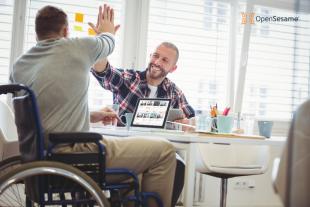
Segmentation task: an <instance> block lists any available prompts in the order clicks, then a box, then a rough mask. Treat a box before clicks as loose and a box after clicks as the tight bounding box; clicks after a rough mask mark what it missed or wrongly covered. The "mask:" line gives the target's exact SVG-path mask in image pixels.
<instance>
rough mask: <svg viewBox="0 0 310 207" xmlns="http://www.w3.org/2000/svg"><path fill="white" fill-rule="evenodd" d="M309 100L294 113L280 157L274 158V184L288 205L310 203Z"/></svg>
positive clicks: (305, 206)
mask: <svg viewBox="0 0 310 207" xmlns="http://www.w3.org/2000/svg"><path fill="white" fill-rule="evenodd" d="M309 124H310V100H307V101H305V102H304V103H303V104H301V105H300V107H299V108H298V109H297V111H296V112H295V114H294V117H293V120H292V122H291V126H290V130H289V134H288V138H287V141H286V145H285V148H284V150H283V153H282V156H281V160H280V161H275V162H274V166H273V167H274V168H273V170H274V171H275V172H274V173H273V174H276V177H273V179H274V180H273V181H274V187H275V190H276V192H277V193H278V194H279V195H280V197H281V199H282V201H283V203H284V206H285V207H295V206H298V207H308V206H310V199H309V191H310V185H309V173H310V127H309Z"/></svg>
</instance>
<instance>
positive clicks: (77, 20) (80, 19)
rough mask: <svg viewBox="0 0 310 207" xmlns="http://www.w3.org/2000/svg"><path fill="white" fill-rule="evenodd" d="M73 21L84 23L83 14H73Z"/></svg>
mask: <svg viewBox="0 0 310 207" xmlns="http://www.w3.org/2000/svg"><path fill="white" fill-rule="evenodd" d="M75 21H76V22H83V21H84V14H82V13H75Z"/></svg>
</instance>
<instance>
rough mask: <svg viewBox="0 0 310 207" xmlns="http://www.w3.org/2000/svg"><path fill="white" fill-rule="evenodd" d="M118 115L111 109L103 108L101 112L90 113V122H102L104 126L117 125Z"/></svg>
mask: <svg viewBox="0 0 310 207" xmlns="http://www.w3.org/2000/svg"><path fill="white" fill-rule="evenodd" d="M118 120H119V117H118V115H117V114H116V113H115V111H113V110H112V109H110V108H107V107H106V108H103V109H101V110H100V111H93V112H91V113H90V122H91V123H96V122H99V121H101V122H102V123H103V124H104V125H108V124H111V123H117V121H118Z"/></svg>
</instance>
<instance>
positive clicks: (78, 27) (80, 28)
mask: <svg viewBox="0 0 310 207" xmlns="http://www.w3.org/2000/svg"><path fill="white" fill-rule="evenodd" d="M74 30H75V31H79V32H83V27H82V26H78V25H74Z"/></svg>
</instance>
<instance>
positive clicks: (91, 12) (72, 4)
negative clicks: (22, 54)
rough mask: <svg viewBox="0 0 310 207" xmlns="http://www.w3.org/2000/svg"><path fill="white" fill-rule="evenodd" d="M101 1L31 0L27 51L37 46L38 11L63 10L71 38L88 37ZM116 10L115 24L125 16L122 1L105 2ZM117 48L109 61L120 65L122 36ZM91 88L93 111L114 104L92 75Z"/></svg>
mask: <svg viewBox="0 0 310 207" xmlns="http://www.w3.org/2000/svg"><path fill="white" fill-rule="evenodd" d="M102 3H103V2H102V1H101V0H96V1H90V0H87V1H71V0H54V1H47V0H46V1H44V0H30V2H29V7H28V15H27V23H26V31H27V32H26V41H25V45H26V46H25V51H26V50H27V49H29V48H30V47H31V46H33V45H34V44H35V41H36V40H35V30H34V20H35V15H36V12H37V11H38V9H40V8H42V7H43V6H45V5H53V6H57V7H59V8H62V9H63V10H64V11H65V12H66V13H67V14H68V19H69V29H70V37H79V36H86V35H88V28H89V26H88V25H87V23H88V22H93V23H96V21H97V13H98V6H99V5H102ZM105 3H108V4H109V5H111V6H112V7H113V8H114V9H115V23H117V24H118V23H120V20H121V15H122V14H123V8H124V7H123V3H124V1H122V0H113V1H112V0H110V1H105ZM76 13H81V14H83V17H84V18H83V22H82V23H81V22H76V21H75V14H76ZM116 41H117V44H116V48H115V50H114V52H113V54H112V55H111V56H110V57H109V60H111V62H113V63H115V64H120V61H121V57H120V56H121V52H120V50H121V47H122V43H121V35H120V34H118V35H116ZM90 78H91V79H90V80H91V81H90V87H89V106H90V108H91V109H99V108H102V107H103V106H105V105H108V104H112V93H111V92H109V91H106V90H105V89H103V88H102V87H101V86H100V85H99V83H98V82H97V80H95V78H94V77H93V76H92V75H91V74H90Z"/></svg>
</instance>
